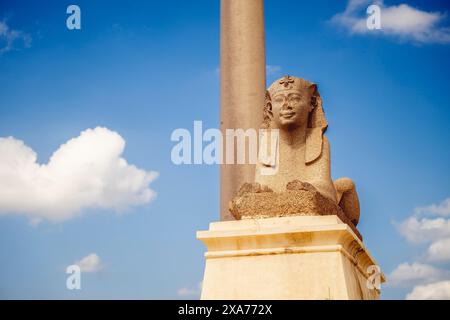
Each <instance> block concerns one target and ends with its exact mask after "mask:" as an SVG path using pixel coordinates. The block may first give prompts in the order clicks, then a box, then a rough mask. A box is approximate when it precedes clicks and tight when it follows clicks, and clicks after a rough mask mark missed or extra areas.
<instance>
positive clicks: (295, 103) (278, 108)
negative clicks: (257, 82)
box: [272, 88, 312, 130]
mask: <svg viewBox="0 0 450 320" xmlns="http://www.w3.org/2000/svg"><path fill="white" fill-rule="evenodd" d="M311 110H312V108H311V93H310V91H309V90H308V89H306V88H305V89H304V90H286V91H283V92H280V93H277V94H276V95H275V96H274V97H272V113H273V124H274V125H275V127H276V128H278V129H288V130H289V129H292V128H296V127H306V126H307V124H308V117H309V113H310V112H311Z"/></svg>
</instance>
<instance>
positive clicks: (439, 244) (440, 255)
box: [428, 238, 450, 262]
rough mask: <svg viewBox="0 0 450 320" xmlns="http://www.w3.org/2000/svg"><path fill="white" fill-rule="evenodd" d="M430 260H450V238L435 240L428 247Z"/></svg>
mask: <svg viewBox="0 0 450 320" xmlns="http://www.w3.org/2000/svg"><path fill="white" fill-rule="evenodd" d="M428 260H429V261H433V262H446V261H450V238H446V239H441V240H438V241H436V242H433V243H432V244H431V245H430V247H429V248H428Z"/></svg>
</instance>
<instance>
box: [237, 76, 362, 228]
mask: <svg viewBox="0 0 450 320" xmlns="http://www.w3.org/2000/svg"><path fill="white" fill-rule="evenodd" d="M262 112H264V121H263V123H262V125H261V127H262V128H264V129H266V130H268V131H270V130H273V129H276V130H277V133H278V141H277V148H278V150H277V152H278V159H277V163H276V166H277V170H276V171H274V172H275V173H274V174H261V172H262V170H261V169H263V168H267V167H270V166H273V163H266V162H264V160H261V159H259V161H258V164H257V166H256V171H255V180H254V181H253V182H249V183H246V184H244V185H243V186H242V187H241V189H240V190H239V192H238V194H237V195H236V197H235V198H234V199H232V201H231V202H230V212H231V213H232V214H233V215H234V216H235V217H236V218H237V219H242V218H259V217H269V216H271V217H273V216H286V215H327V214H336V215H338V216H339V217H340V218H341V219H342V220H344V222H346V223H347V224H349V225H350V226H351V227H352V228H353V229H354V230H355V231H356V228H355V227H356V225H357V224H358V221H359V215H360V207H359V200H358V195H357V192H356V188H355V184H354V183H353V181H352V180H351V179H349V178H340V179H337V180H335V181H333V180H332V178H331V166H330V144H329V141H328V139H327V137H326V136H325V135H324V133H325V131H326V129H327V126H328V123H327V120H326V118H325V113H324V110H323V107H322V99H321V97H320V94H319V91H318V89H317V85H316V84H313V83H311V82H309V81H307V80H304V79H301V78H297V77H292V76H285V77H283V78H281V79H279V80H277V81H275V82H274V83H273V84H272V85H271V86H270V87H269V89H268V90H267V92H266V103H265V106H264V108H263V110H262ZM260 148H267V146H266V145H260ZM269 149H271V150H273V148H269ZM356 232H357V231H356ZM358 235H359V234H358Z"/></svg>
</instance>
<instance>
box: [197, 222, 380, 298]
mask: <svg viewBox="0 0 450 320" xmlns="http://www.w3.org/2000/svg"><path fill="white" fill-rule="evenodd" d="M197 238H198V239H199V240H201V241H203V242H204V244H205V245H206V247H207V249H208V251H207V252H206V253H205V258H206V265H205V273H204V279H203V287H202V294H201V299H227V300H228V299H258V300H260V299H378V298H379V295H380V291H379V290H378V289H376V288H374V287H373V286H371V285H370V284H369V285H368V283H367V282H368V281H367V279H368V278H369V277H371V274H372V271H370V270H371V269H370V268H369V267H370V266H374V265H377V264H376V262H375V260H374V259H373V258H372V257H371V255H370V254H369V252H368V251H367V249H366V248H365V246H364V244H363V243H362V242H361V241H360V240H359V238H358V237H357V236H356V235H355V233H354V232H353V231H352V230H351V228H350V227H349V226H348V225H347V224H345V223H343V222H342V221H341V220H340V219H339V218H338V217H337V216H334V215H329V216H294V217H280V218H266V219H252V220H238V221H223V222H214V223H211V224H210V228H209V230H208V231H198V232H197ZM372 268H373V267H372ZM372 270H374V269H372ZM372 282H373V281H372ZM379 282H384V276H383V274H382V273H380V274H379Z"/></svg>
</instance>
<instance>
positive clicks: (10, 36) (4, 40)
mask: <svg viewBox="0 0 450 320" xmlns="http://www.w3.org/2000/svg"><path fill="white" fill-rule="evenodd" d="M0 43H1V45H0V55H2V54H3V53H5V52H8V51H11V50H13V49H14V47H15V45H17V44H18V43H20V45H21V46H23V47H25V48H28V47H30V46H31V36H30V35H29V34H26V33H24V32H22V31H19V30H11V29H10V28H9V26H8V25H7V24H6V22H5V21H0Z"/></svg>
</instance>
